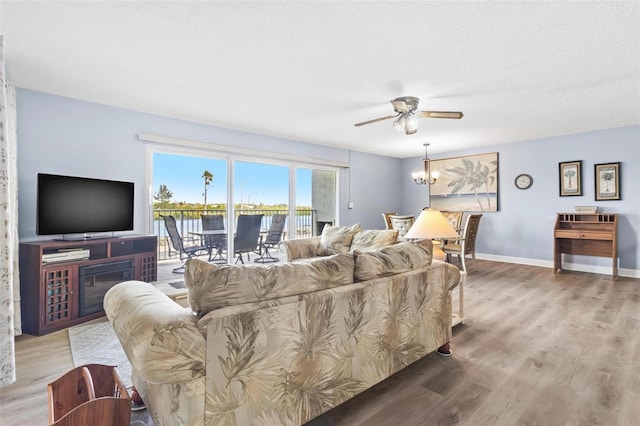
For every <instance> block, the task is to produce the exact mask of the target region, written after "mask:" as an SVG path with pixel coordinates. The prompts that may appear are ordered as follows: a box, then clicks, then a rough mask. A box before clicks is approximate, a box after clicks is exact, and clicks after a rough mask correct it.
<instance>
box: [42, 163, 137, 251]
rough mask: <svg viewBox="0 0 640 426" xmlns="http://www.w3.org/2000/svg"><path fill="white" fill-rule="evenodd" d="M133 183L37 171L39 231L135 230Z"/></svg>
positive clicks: (87, 234) (88, 232) (75, 232)
mask: <svg viewBox="0 0 640 426" xmlns="http://www.w3.org/2000/svg"><path fill="white" fill-rule="evenodd" d="M133 186H134V185H133V182H120V181H114V180H104V179H91V178H86V177H76V176H60V175H52V174H45V173H38V189H37V207H36V208H37V215H36V234H38V235H63V237H64V235H65V234H84V235H83V236H82V238H83V239H86V238H91V233H100V232H112V233H113V232H116V231H132V230H133V204H134V191H133ZM76 238H77V237H76ZM64 239H74V238H73V237H71V238H67V237H64Z"/></svg>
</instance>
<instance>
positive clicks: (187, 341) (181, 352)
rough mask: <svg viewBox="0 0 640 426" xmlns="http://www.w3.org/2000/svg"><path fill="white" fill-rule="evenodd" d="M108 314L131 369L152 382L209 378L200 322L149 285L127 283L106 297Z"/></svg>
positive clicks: (136, 282) (138, 282) (117, 285)
mask: <svg viewBox="0 0 640 426" xmlns="http://www.w3.org/2000/svg"><path fill="white" fill-rule="evenodd" d="M104 310H105V313H106V314H107V317H108V318H109V321H110V322H111V325H112V326H113V329H114V330H115V332H116V335H117V336H118V340H120V344H121V345H122V348H123V349H124V352H125V353H126V355H127V358H128V359H129V362H130V363H131V365H132V367H133V369H134V370H135V371H136V373H137V374H139V375H140V376H141V377H142V378H143V379H144V380H146V381H148V382H150V383H156V384H165V383H180V382H188V381H191V380H193V379H195V378H197V377H204V375H205V349H206V343H205V338H204V336H203V335H202V333H200V331H199V330H198V327H197V324H196V323H197V318H196V316H195V315H193V314H192V313H191V312H190V311H189V310H187V309H185V308H183V307H182V306H180V305H178V304H177V303H175V302H174V301H173V300H171V299H170V298H169V297H168V296H166V295H165V294H163V293H162V292H161V291H160V290H158V289H157V288H155V287H154V286H153V285H151V284H149V283H145V282H142V281H125V282H122V283H119V284H116V285H115V286H113V287H112V288H111V289H109V291H108V292H107V294H106V295H105V297H104Z"/></svg>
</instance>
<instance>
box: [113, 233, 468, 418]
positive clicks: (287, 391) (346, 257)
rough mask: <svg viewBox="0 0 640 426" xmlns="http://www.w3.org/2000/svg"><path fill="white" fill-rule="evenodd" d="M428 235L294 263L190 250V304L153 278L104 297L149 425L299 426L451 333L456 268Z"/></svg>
mask: <svg viewBox="0 0 640 426" xmlns="http://www.w3.org/2000/svg"><path fill="white" fill-rule="evenodd" d="M431 253H432V244H431V242H430V241H421V242H416V243H411V242H401V243H397V244H394V245H391V246H386V247H381V248H377V249H374V250H369V251H365V252H361V251H359V250H356V251H354V252H352V253H339V254H336V255H331V256H326V257H322V258H318V259H314V260H311V261H309V262H305V263H284V264H274V265H269V266H263V265H260V266H258V265H246V266H244V265H243V266H227V265H225V266H215V265H211V264H208V263H205V262H202V261H199V260H190V261H189V262H188V263H187V266H186V271H185V283H186V285H187V287H188V290H189V302H190V306H191V310H189V309H185V308H183V307H181V306H179V305H178V304H176V303H175V302H174V301H172V300H171V299H169V298H168V297H167V296H165V295H164V294H162V293H161V292H160V291H158V290H157V289H156V288H155V287H153V285H151V284H148V283H143V282H138V281H127V282H123V283H120V284H117V285H116V286H114V287H113V288H112V289H111V290H109V292H108V293H107V295H106V296H105V301H104V306H105V311H106V313H107V316H108V318H109V320H110V321H111V323H112V325H113V327H114V329H115V332H116V334H117V336H118V338H119V340H120V342H121V344H122V346H123V348H124V351H125V353H126V354H127V357H128V359H129V361H130V362H131V364H132V367H133V374H132V376H133V377H132V380H133V383H134V385H135V386H136V388H137V389H138V391H139V392H140V393H141V395H142V397H143V399H144V400H145V402H146V404H147V407H148V409H149V412H150V414H151V416H152V418H153V420H154V422H155V424H157V425H163V426H167V425H202V424H206V425H234V424H235V425H251V424H255V425H299V424H302V423H304V422H306V421H308V420H310V419H312V418H314V417H316V416H318V415H320V414H322V413H323V412H326V411H328V410H330V409H331V408H333V407H335V406H337V405H338V404H340V403H342V402H344V401H345V400H347V399H349V398H351V397H353V396H355V395H356V394H358V393H360V392H362V391H364V390H366V389H367V388H369V387H371V386H373V385H374V384H376V383H378V382H380V381H382V380H383V379H385V378H387V377H389V376H390V375H392V374H394V373H395V372H397V371H399V370H400V369H402V368H404V367H406V366H407V365H408V364H410V363H412V362H414V361H416V360H418V359H419V358H421V357H423V356H425V355H427V354H429V353H430V352H432V351H434V350H436V349H437V348H439V347H440V346H442V345H444V344H445V343H447V342H449V341H450V339H451V293H450V290H451V289H453V288H454V287H455V286H456V285H457V284H458V283H459V281H460V272H459V271H458V269H457V268H455V267H453V266H452V265H449V264H447V263H444V262H440V261H437V260H434V261H433V262H432V259H431Z"/></svg>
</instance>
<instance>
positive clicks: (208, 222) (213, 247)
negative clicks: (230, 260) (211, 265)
mask: <svg viewBox="0 0 640 426" xmlns="http://www.w3.org/2000/svg"><path fill="white" fill-rule="evenodd" d="M200 218H201V219H202V230H203V231H222V230H224V216H222V215H221V214H214V215H207V214H203V215H200ZM203 241H204V244H205V245H206V246H207V247H209V248H210V252H209V262H211V261H220V262H226V261H227V259H225V257H224V256H223V255H222V252H223V251H224V249H225V247H226V246H227V236H226V235H224V234H221V235H205V236H204V237H203Z"/></svg>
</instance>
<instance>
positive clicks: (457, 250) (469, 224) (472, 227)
mask: <svg viewBox="0 0 640 426" xmlns="http://www.w3.org/2000/svg"><path fill="white" fill-rule="evenodd" d="M481 218H482V214H470V215H469V216H467V220H466V223H465V225H464V233H463V234H462V238H461V239H460V240H459V241H456V242H454V243H448V244H444V246H443V247H442V251H444V252H445V254H446V255H447V258H450V256H451V255H456V256H458V259H459V260H460V263H461V264H462V270H463V271H464V272H465V273H466V272H467V265H466V262H465V258H466V256H467V255H469V254H470V255H471V257H472V259H473V262H474V263H475V261H476V236H477V235H478V228H479V226H480V219H481Z"/></svg>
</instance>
